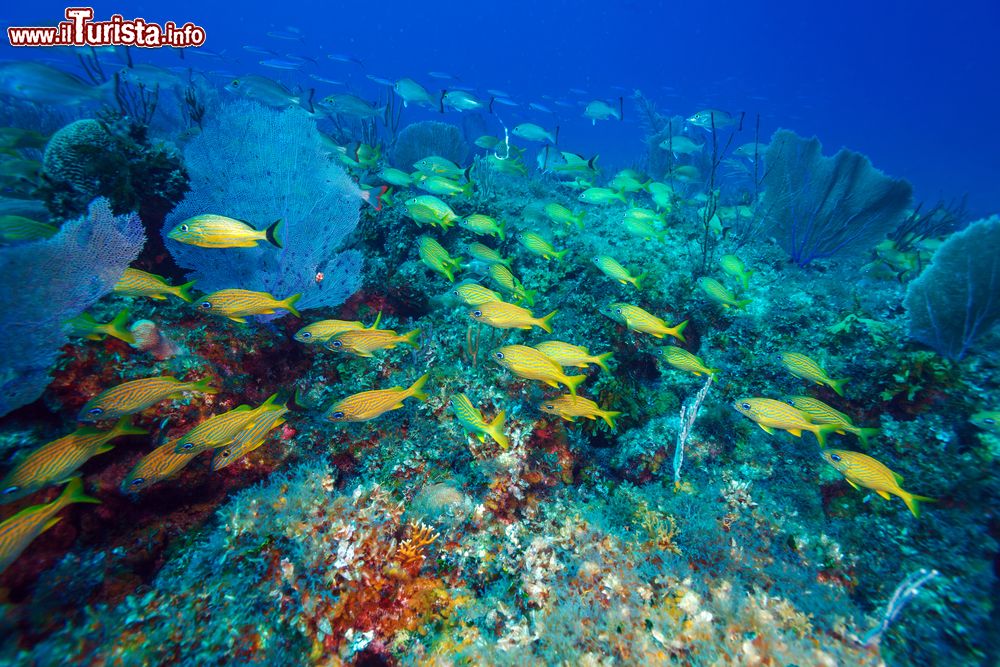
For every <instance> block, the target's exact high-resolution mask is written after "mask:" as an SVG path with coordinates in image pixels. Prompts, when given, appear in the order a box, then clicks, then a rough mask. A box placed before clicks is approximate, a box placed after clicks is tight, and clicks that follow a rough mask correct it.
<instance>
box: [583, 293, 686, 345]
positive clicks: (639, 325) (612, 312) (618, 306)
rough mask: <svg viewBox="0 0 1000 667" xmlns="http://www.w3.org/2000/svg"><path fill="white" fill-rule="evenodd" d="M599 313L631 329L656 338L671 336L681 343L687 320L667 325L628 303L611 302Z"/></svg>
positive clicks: (683, 341)
mask: <svg viewBox="0 0 1000 667" xmlns="http://www.w3.org/2000/svg"><path fill="white" fill-rule="evenodd" d="M601 313H602V314H603V315H605V316H607V317H609V318H611V319H612V320H614V321H615V322H618V323H619V324H624V325H625V327H626V328H627V329H630V330H631V331H638V332H641V333H648V334H649V335H651V336H654V337H656V338H663V337H664V336H673V337H674V338H676V339H677V340H679V341H680V342H682V343H686V342H687V341H686V340H684V329H686V328H687V325H688V321H687V320H684V321H683V322H681V323H680V324H678V325H677V326H673V327H671V326H668V325H667V323H666V322H664V321H663V320H661V319H660V318H659V317H656V316H655V315H653V314H652V313H650V312H649V311H646V310H643V309H642V308H640V307H639V306H634V305H632V304H630V303H621V302H616V303H611V304H608V305H607V306H605V307H604V308H602V309H601Z"/></svg>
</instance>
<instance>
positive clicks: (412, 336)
mask: <svg viewBox="0 0 1000 667" xmlns="http://www.w3.org/2000/svg"><path fill="white" fill-rule="evenodd" d="M419 335H420V329H414V330H413V331H411V332H410V333H408V334H404V335H403V341H402V342H403V343H405V344H406V345H409V346H410V347H412V348H413V349H417V348H418V347H420V343H418V342H417V337H418V336H419Z"/></svg>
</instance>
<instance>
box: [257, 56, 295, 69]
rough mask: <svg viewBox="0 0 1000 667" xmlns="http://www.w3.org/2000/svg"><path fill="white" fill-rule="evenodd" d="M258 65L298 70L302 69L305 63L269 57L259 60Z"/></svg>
mask: <svg viewBox="0 0 1000 667" xmlns="http://www.w3.org/2000/svg"><path fill="white" fill-rule="evenodd" d="M257 64H258V65H261V66H263V67H268V68H270V69H281V70H294V71H298V70H300V69H302V66H303V65H304V64H305V63H301V62H297V61H292V60H282V59H281V58H267V59H265V60H260V61H258V62H257Z"/></svg>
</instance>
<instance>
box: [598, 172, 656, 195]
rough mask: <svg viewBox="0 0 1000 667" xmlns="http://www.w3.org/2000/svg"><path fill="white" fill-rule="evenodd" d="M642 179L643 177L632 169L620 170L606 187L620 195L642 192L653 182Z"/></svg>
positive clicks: (648, 179)
mask: <svg viewBox="0 0 1000 667" xmlns="http://www.w3.org/2000/svg"><path fill="white" fill-rule="evenodd" d="M643 178H644V176H643V175H642V174H640V173H639V172H637V171H635V170H634V169H622V170H621V171H619V172H618V173H617V174H615V177H614V178H612V179H611V181H610V182H609V183H608V187H609V188H611V189H613V190H618V192H620V193H622V194H634V193H637V192H644V191H645V190H646V189H647V188H648V187H649V185H650V184H651V183H652V182H653V179H651V178H646V180H643Z"/></svg>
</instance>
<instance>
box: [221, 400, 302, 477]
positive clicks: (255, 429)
mask: <svg viewBox="0 0 1000 667" xmlns="http://www.w3.org/2000/svg"><path fill="white" fill-rule="evenodd" d="M287 412H288V408H287V407H286V406H284V405H278V406H275V407H274V408H273V409H271V410H268V411H266V412H262V413H260V414H259V415H257V416H256V417H255V418H254V419H253V420H252V421H251V422H250V423H248V424H247V425H246V427H244V429H243V430H242V431H240V433H239V434H238V435H237V436H236V437H235V438H233V440H232V442H230V443H229V444H228V445H225V446H223V447H219V448H217V449H216V450H215V453H214V454H213V455H212V471H213V472H214V471H217V470H222V469H223V468H225V467H226V466H228V465H229V464H230V463H232V462H234V461H238V460H239V459H241V458H243V457H244V456H246V455H247V454H249V453H250V452H252V451H253V450H255V449H257V448H258V447H260V446H261V445H263V444H264V443H265V442H266V441H267V437H268V435H270V433H271V431H273V430H274V429H276V428H278V427H279V426H281V425H282V424H284V423H285V420H284V416H285V414H286V413H287Z"/></svg>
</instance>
